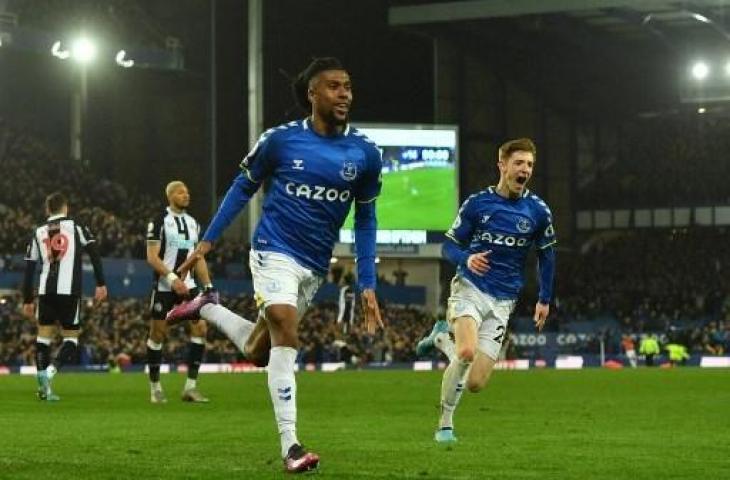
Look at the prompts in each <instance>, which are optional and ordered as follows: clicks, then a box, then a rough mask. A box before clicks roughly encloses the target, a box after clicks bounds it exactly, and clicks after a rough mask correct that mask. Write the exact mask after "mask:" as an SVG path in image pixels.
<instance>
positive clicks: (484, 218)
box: [482, 213, 491, 223]
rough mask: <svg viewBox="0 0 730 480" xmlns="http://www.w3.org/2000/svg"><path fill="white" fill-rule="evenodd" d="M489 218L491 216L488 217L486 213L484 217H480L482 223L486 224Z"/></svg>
mask: <svg viewBox="0 0 730 480" xmlns="http://www.w3.org/2000/svg"><path fill="white" fill-rule="evenodd" d="M490 217H491V215H489V214H488V213H485V214H484V216H483V217H482V223H487V222H488V221H489V218H490Z"/></svg>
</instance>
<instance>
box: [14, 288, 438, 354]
mask: <svg viewBox="0 0 730 480" xmlns="http://www.w3.org/2000/svg"><path fill="white" fill-rule="evenodd" d="M222 301H223V303H224V304H226V305H227V306H228V307H229V308H230V309H231V310H233V311H235V312H237V313H239V314H240V315H242V316H244V317H245V318H248V319H252V320H254V319H255V318H256V315H257V313H256V305H255V301H254V300H253V297H251V296H245V295H244V296H240V297H235V298H223V299H222ZM19 302H20V299H19V297H18V296H7V297H4V298H3V299H2V301H0V365H8V366H19V365H32V364H34V354H35V325H34V323H33V322H32V321H29V320H28V319H27V318H25V317H23V315H22V314H21V313H20V305H19ZM82 317H83V319H84V320H83V328H82V335H81V337H80V345H81V352H80V359H79V360H80V361H81V363H82V364H106V363H132V364H143V363H144V362H145V358H146V342H147V334H148V315H147V303H146V302H145V301H144V300H142V299H136V298H127V299H110V300H109V301H107V302H105V303H104V304H102V305H100V306H93V304H92V303H91V302H89V303H87V304H85V305H84V306H83V312H82ZM383 317H384V318H383V320H384V322H385V323H386V324H387V326H388V328H387V329H385V330H383V331H379V332H377V333H375V334H368V333H367V332H365V331H364V329H363V327H362V326H361V325H360V322H359V320H357V321H355V322H353V323H337V321H336V319H337V305H335V304H333V303H321V304H319V305H316V306H314V307H312V308H311V309H310V310H309V311H308V312H307V313H306V314H305V315H304V317H303V319H302V322H301V328H300V331H301V344H302V348H301V353H300V355H301V357H300V360H301V361H302V362H306V363H321V362H346V363H348V364H354V365H360V364H363V363H369V362H385V363H390V362H405V361H409V360H413V359H414V358H415V345H416V342H417V341H418V340H419V339H420V338H421V337H422V336H423V335H424V334H425V333H426V332H427V331H429V330H430V329H431V326H432V325H433V322H434V319H433V317H431V316H430V315H429V314H427V313H425V312H424V311H422V310H420V309H413V308H407V307H389V306H386V307H384V308H383ZM186 348H187V336H186V334H185V328H184V325H183V326H179V327H174V328H172V329H171V330H170V335H169V338H168V339H167V340H166V341H165V342H164V346H163V361H165V362H172V363H181V362H184V359H185V358H186V355H185V352H186ZM242 360H243V357H242V356H241V354H240V352H239V351H238V350H237V349H236V348H235V347H234V345H233V344H232V343H231V342H230V341H229V340H228V339H227V338H226V337H225V336H224V335H223V334H222V333H220V332H219V331H218V330H216V329H215V328H211V329H209V334H208V339H207V348H206V356H205V361H206V362H211V363H218V362H238V361H242Z"/></svg>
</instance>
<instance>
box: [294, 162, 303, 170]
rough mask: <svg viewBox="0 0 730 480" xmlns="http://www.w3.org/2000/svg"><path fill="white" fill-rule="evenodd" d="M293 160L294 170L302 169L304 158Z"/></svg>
mask: <svg viewBox="0 0 730 480" xmlns="http://www.w3.org/2000/svg"><path fill="white" fill-rule="evenodd" d="M292 162H294V166H293V167H292V168H293V169H294V170H304V160H299V159H296V160H292Z"/></svg>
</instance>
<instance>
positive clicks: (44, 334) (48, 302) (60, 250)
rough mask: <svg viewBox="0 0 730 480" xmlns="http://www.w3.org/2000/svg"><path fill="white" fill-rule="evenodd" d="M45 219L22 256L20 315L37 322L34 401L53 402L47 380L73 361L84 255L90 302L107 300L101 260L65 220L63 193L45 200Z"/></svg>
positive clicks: (86, 237) (83, 232)
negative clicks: (58, 341)
mask: <svg viewBox="0 0 730 480" xmlns="http://www.w3.org/2000/svg"><path fill="white" fill-rule="evenodd" d="M46 214H47V215H48V219H47V220H46V222H45V223H44V224H43V225H40V226H39V227H37V228H36V229H35V230H34V231H33V237H32V238H31V240H30V242H29V244H28V249H27V252H26V256H25V261H26V269H25V280H24V282H23V299H24V300H23V313H25V314H26V315H27V316H29V317H32V316H33V315H34V314H36V315H35V317H36V319H37V320H38V335H37V336H36V368H37V369H38V373H37V377H38V398H39V399H41V400H46V401H56V400H59V399H60V398H59V397H58V395H56V394H55V393H53V391H52V390H51V380H52V379H53V376H54V375H55V374H56V372H57V371H58V370H59V369H60V368H61V366H63V365H65V364H67V363H74V362H75V361H76V358H77V349H78V343H79V333H80V327H81V325H80V321H79V309H80V301H81V277H82V271H81V256H82V252H83V251H86V252H87V253H88V254H89V257H90V258H91V264H92V265H93V267H94V276H95V277H96V291H95V292H94V299H95V300H96V301H97V303H98V302H101V301H102V300H104V299H105V298H106V296H107V291H106V286H105V282H104V271H103V268H102V265H101V257H100V256H99V252H98V251H97V250H96V242H95V240H94V237H93V236H92V235H91V232H90V231H89V229H88V228H86V227H84V226H81V225H79V224H77V223H76V222H75V221H74V220H73V219H71V218H69V217H68V200H67V199H66V197H65V196H64V195H63V194H62V193H58V192H56V193H52V194H50V195H49V196H48V197H47V198H46ZM38 262H41V271H40V283H39V286H38V309H37V310H36V308H35V304H34V303H33V283H34V278H35V268H36V264H37V263H38ZM57 323H59V324H60V325H61V329H62V333H63V344H62V345H61V348H60V349H59V351H58V354H57V355H56V358H55V359H54V360H53V362H51V340H52V339H53V334H54V331H53V330H54V327H55V325H56V324H57Z"/></svg>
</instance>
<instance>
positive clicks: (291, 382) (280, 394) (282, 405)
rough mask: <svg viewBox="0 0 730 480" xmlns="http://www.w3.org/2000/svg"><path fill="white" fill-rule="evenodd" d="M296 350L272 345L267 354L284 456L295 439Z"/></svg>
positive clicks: (270, 388)
mask: <svg viewBox="0 0 730 480" xmlns="http://www.w3.org/2000/svg"><path fill="white" fill-rule="evenodd" d="M296 360H297V351H296V350H295V349H293V348H291V347H273V348H272V349H271V354H270V356H269V366H268V367H267V370H268V372H269V393H270V394H271V403H272V404H273V405H274V417H276V423H277V425H278V427H279V435H280V436H281V456H282V458H283V457H286V454H287V453H289V448H290V447H291V446H292V445H294V444H295V443H299V440H297V426H296V424H297V384H296V379H295V378H294V363H295V362H296Z"/></svg>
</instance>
